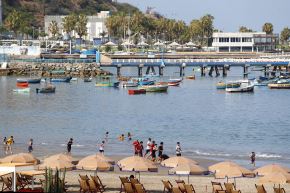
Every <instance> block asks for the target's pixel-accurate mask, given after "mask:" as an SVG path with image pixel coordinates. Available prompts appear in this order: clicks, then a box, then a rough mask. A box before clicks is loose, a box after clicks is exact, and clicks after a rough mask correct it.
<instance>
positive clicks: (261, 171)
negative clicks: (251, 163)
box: [254, 164, 290, 176]
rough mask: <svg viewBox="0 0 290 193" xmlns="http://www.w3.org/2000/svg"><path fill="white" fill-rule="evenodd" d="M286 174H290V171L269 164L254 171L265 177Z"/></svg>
mask: <svg viewBox="0 0 290 193" xmlns="http://www.w3.org/2000/svg"><path fill="white" fill-rule="evenodd" d="M279 172H286V173H290V169H289V168H287V167H284V166H281V165H278V164H269V165H265V166H263V167H260V168H258V169H256V170H254V173H256V174H258V175H261V176H264V175H267V174H272V173H279Z"/></svg>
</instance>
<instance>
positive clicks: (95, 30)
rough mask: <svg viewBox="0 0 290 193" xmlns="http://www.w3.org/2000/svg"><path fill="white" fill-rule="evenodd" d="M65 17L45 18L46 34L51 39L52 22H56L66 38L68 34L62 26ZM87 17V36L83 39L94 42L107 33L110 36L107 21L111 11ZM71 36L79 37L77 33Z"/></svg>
mask: <svg viewBox="0 0 290 193" xmlns="http://www.w3.org/2000/svg"><path fill="white" fill-rule="evenodd" d="M65 17H66V15H46V16H45V18H44V27H45V33H47V34H48V35H49V37H51V36H52V34H51V33H50V31H49V30H48V29H49V25H50V23H51V22H52V21H56V23H57V25H58V28H59V34H60V35H62V36H64V37H65V36H66V35H67V34H66V33H65V32H64V30H63V25H62V23H63V22H62V20H63V18H65ZM87 17H88V23H87V36H85V37H83V39H85V40H90V41H92V40H93V39H94V38H101V37H102V33H103V32H106V34H108V30H107V28H106V25H105V21H106V19H107V18H108V17H110V12H109V11H101V12H100V13H98V14H97V15H94V16H87ZM71 36H74V37H78V35H77V33H76V32H75V31H72V33H71Z"/></svg>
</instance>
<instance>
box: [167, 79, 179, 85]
mask: <svg viewBox="0 0 290 193" xmlns="http://www.w3.org/2000/svg"><path fill="white" fill-rule="evenodd" d="M181 81H182V78H176V79H169V81H168V82H167V84H168V86H179V84H180V83H181Z"/></svg>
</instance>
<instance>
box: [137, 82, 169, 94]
mask: <svg viewBox="0 0 290 193" xmlns="http://www.w3.org/2000/svg"><path fill="white" fill-rule="evenodd" d="M139 89H144V90H146V92H166V91H167V89H168V85H160V84H159V85H145V86H140V87H139Z"/></svg>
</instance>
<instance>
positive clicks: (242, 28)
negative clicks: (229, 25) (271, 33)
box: [239, 26, 253, 33]
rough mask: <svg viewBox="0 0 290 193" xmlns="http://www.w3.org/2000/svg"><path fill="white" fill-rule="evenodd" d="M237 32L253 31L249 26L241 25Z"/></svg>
mask: <svg viewBox="0 0 290 193" xmlns="http://www.w3.org/2000/svg"><path fill="white" fill-rule="evenodd" d="M239 32H242V33H245V32H253V30H252V29H250V28H247V27H245V26H241V27H240V29H239Z"/></svg>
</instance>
